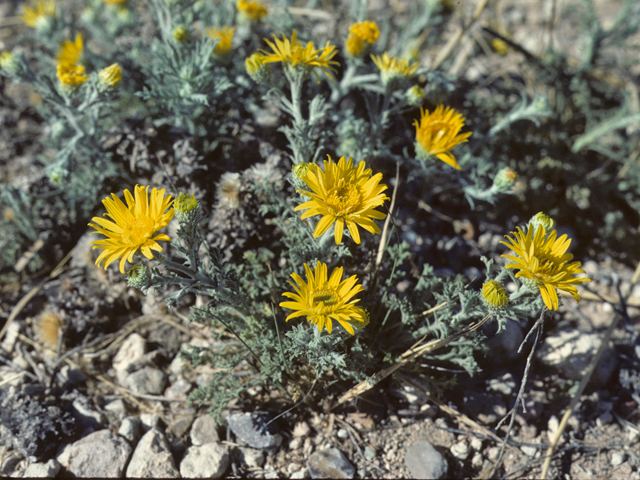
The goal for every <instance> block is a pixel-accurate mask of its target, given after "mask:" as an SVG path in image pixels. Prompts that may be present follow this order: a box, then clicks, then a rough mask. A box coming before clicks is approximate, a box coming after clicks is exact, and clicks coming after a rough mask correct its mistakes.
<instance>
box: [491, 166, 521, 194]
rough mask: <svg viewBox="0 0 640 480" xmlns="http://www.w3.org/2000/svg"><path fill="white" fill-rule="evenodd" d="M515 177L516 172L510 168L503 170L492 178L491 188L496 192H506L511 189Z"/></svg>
mask: <svg viewBox="0 0 640 480" xmlns="http://www.w3.org/2000/svg"><path fill="white" fill-rule="evenodd" d="M517 177H518V175H516V172H514V171H513V170H511V169H510V168H503V169H502V170H500V171H499V172H498V173H497V174H496V176H495V177H494V178H493V186H494V188H495V189H496V190H498V191H501V192H506V191H507V190H509V189H511V187H512V186H513V184H514V183H515V181H516V178H517Z"/></svg>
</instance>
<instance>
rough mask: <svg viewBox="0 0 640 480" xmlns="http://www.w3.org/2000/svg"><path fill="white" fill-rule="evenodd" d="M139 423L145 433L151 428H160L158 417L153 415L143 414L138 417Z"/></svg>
mask: <svg viewBox="0 0 640 480" xmlns="http://www.w3.org/2000/svg"><path fill="white" fill-rule="evenodd" d="M140 421H141V422H142V429H143V430H144V431H145V432H147V431H149V430H151V429H152V428H160V417H159V416H158V415H154V414H153V413H143V414H142V415H140Z"/></svg>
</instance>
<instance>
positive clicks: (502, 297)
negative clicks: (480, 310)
mask: <svg viewBox="0 0 640 480" xmlns="http://www.w3.org/2000/svg"><path fill="white" fill-rule="evenodd" d="M482 298H483V300H484V303H485V305H486V306H487V307H489V308H490V309H499V308H502V307H504V306H505V305H506V304H507V303H509V296H508V295H507V292H506V291H505V289H504V287H503V286H502V284H501V283H500V282H498V281H496V280H489V281H488V282H485V283H484V285H482Z"/></svg>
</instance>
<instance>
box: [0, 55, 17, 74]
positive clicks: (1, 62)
mask: <svg viewBox="0 0 640 480" xmlns="http://www.w3.org/2000/svg"><path fill="white" fill-rule="evenodd" d="M0 68H1V69H2V70H4V71H5V72H6V73H7V74H11V75H13V74H16V73H18V70H19V68H20V66H19V62H18V60H17V59H16V57H15V56H14V55H13V53H11V52H2V53H0Z"/></svg>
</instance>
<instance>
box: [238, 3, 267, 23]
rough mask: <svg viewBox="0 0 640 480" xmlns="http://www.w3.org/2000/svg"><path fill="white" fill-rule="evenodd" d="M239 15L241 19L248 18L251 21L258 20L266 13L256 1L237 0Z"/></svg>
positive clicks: (262, 6)
mask: <svg viewBox="0 0 640 480" xmlns="http://www.w3.org/2000/svg"><path fill="white" fill-rule="evenodd" d="M236 7H237V8H238V12H240V17H241V18H242V19H243V20H249V21H252V22H258V21H260V20H261V19H262V18H263V17H264V16H265V15H266V14H267V9H266V8H265V7H264V5H262V4H261V3H258V2H250V1H248V0H238V3H236Z"/></svg>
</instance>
